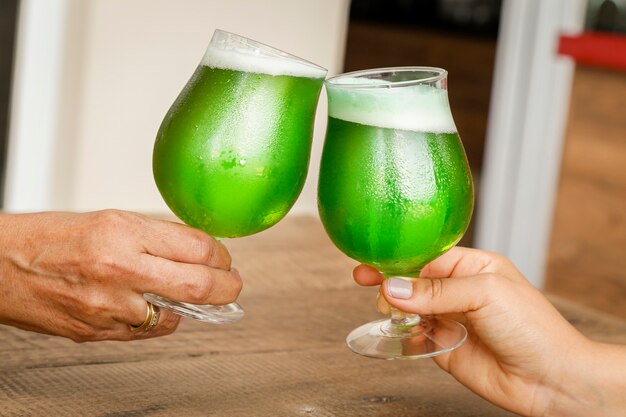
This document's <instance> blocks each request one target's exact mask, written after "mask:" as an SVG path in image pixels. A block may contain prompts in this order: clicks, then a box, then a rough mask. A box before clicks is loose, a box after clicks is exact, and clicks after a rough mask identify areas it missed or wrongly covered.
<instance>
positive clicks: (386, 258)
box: [319, 117, 473, 276]
mask: <svg viewBox="0 0 626 417" xmlns="http://www.w3.org/2000/svg"><path fill="white" fill-rule="evenodd" d="M323 155H324V157H323V159H322V165H321V172H320V183H319V210H320V216H321V218H322V220H323V222H324V226H325V228H326V231H327V233H328V235H329V236H330V238H331V239H332V241H333V242H334V243H335V245H336V246H337V247H338V248H339V249H341V251H342V252H344V253H345V254H346V255H348V256H350V257H351V258H353V259H356V260H358V261H360V262H363V263H366V264H369V265H372V266H374V267H376V268H377V269H379V270H380V271H382V272H384V273H385V274H389V275H409V276H410V275H412V274H415V273H417V272H419V270H420V269H421V268H422V267H423V266H424V265H425V264H426V263H428V262H429V261H431V260H433V259H435V258H436V257H437V256H439V255H441V254H442V253H443V252H445V251H447V250H448V249H450V248H451V247H452V246H453V245H454V244H456V243H457V242H458V240H459V239H460V238H461V237H462V236H463V233H464V232H465V230H466V228H467V226H468V223H469V219H470V215H471V212H472V202H473V198H472V180H471V176H470V172H469V169H468V168H467V162H466V157H465V152H464V151H463V146H462V144H461V142H460V140H459V136H458V134H457V133H426V132H417V131H410V130H398V129H389V128H381V127H376V126H368V125H363V124H358V123H354V122H348V121H344V120H340V119H336V118H333V117H330V118H329V120H328V130H327V133H326V142H325V145H324V153H323Z"/></svg>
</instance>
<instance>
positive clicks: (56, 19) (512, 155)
mask: <svg viewBox="0 0 626 417" xmlns="http://www.w3.org/2000/svg"><path fill="white" fill-rule="evenodd" d="M216 28H221V29H225V30H228V31H232V32H235V33H239V34H241V35H244V36H247V37H250V38H253V39H256V40H259V41H261V42H264V43H268V44H271V45H273V46H275V47H278V48H280V49H283V50H286V51H288V52H291V53H294V54H296V55H299V56H301V57H303V58H305V59H308V60H310V61H313V62H315V63H317V64H319V65H322V66H324V67H326V68H328V69H329V74H330V75H333V74H337V73H340V72H344V71H354V70H359V69H365V68H374V67H385V66H399V65H426V66H437V67H443V68H446V69H447V70H448V71H449V95H450V102H451V107H452V110H453V114H454V117H455V121H456V123H457V127H458V129H459V132H460V134H461V137H462V139H463V142H464V144H465V148H466V151H467V154H468V158H469V160H470V164H471V166H472V170H473V175H474V180H475V184H476V186H477V208H476V212H475V216H474V220H473V222H472V226H471V229H470V231H469V233H468V234H467V236H466V237H465V239H464V241H463V244H465V245H470V246H476V247H481V248H486V249H490V250H496V251H498V252H501V253H504V254H506V255H507V256H509V257H511V258H512V259H513V260H514V261H515V262H516V264H517V265H518V266H520V268H521V269H522V271H523V272H525V273H526V275H527V276H528V277H529V279H531V281H532V282H533V283H534V284H535V285H537V286H538V287H540V288H544V289H547V290H549V291H550V292H552V293H555V294H559V295H562V296H566V297H568V298H571V299H575V300H577V301H580V302H583V303H585V304H587V305H589V306H592V307H594V308H598V309H601V310H603V311H605V312H607V313H610V314H613V315H616V316H619V317H621V318H625V319H626V302H625V301H626V272H625V270H626V256H624V255H626V169H624V166H626V133H625V132H626V64H621V65H620V62H622V63H623V62H624V57H626V47H624V40H625V39H626V0H551V1H550V2H545V1H544V2H542V1H540V0H527V1H523V2H522V1H515V0H352V1H349V0H316V1H307V0H294V1H290V2H284V1H280V0H266V1H254V0H232V1H229V2H224V1H218V0H178V1H176V2H172V1H167V0H133V1H124V0H2V1H0V210H4V211H9V212H24V211H39V210H72V211H86V210H95V209H103V208H109V207H115V208H120V209H127V210H136V211H140V212H144V213H148V214H162V213H168V212H169V210H168V209H167V207H166V206H165V204H164V203H163V202H162V200H161V198H160V196H159V194H158V191H157V189H156V187H155V185H154V182H153V180H152V175H151V152H152V144H153V140H154V136H155V134H156V130H157V129H158V126H159V124H160V122H161V119H162V117H163V116H164V114H165V113H166V111H167V109H168V108H169V106H170V104H171V103H172V101H173V100H174V98H175V97H176V95H177V94H178V93H179V91H180V89H181V88H182V86H183V85H184V84H185V82H186V81H187V79H188V78H189V76H190V75H191V73H192V72H193V70H194V69H195V66H196V65H197V64H198V62H199V60H200V58H201V56H202V54H203V53H204V49H205V48H206V45H207V44H208V42H209V39H210V37H211V34H212V33H213V31H214V30H215V29H216ZM590 33H591V34H600V35H602V36H600V37H598V38H596V37H592V39H591V42H592V43H591V52H592V55H594V54H595V55H594V56H593V57H592V58H593V59H591V60H589V59H586V58H585V56H586V55H585V54H588V53H589V51H588V49H589V47H587V48H586V49H585V47H584V45H582V43H581V42H582V41H581V36H586V34H590ZM603 36H606V38H605V37H603ZM564 38H568V39H569V40H570V41H571V42H570V43H567V44H565V43H564V42H565V41H564V40H563V39H564ZM593 42H600V43H599V44H596V43H593ZM602 42H604V43H602ZM606 42H609V43H608V44H607V43H606ZM611 42H613V43H611ZM581 45H582V46H581ZM598 45H599V46H598ZM602 45H604V46H602ZM606 45H609V47H606ZM615 45H616V46H615ZM596 55H599V56H596ZM620 57H621V58H620ZM620 59H621V61H620ZM577 61H578V63H577ZM325 101H326V97H325V94H324V93H322V97H321V99H320V105H319V108H318V114H317V119H316V132H315V138H314V146H313V156H312V161H311V166H310V172H309V178H308V180H307V184H306V186H305V189H304V191H303V193H302V196H301V198H300V199H299V200H298V202H297V204H296V206H295V207H294V209H293V210H292V214H310V215H316V214H317V210H316V202H315V201H316V197H315V190H316V178H317V171H318V168H319V156H320V151H321V146H322V142H323V135H324V130H325V118H326V102H325Z"/></svg>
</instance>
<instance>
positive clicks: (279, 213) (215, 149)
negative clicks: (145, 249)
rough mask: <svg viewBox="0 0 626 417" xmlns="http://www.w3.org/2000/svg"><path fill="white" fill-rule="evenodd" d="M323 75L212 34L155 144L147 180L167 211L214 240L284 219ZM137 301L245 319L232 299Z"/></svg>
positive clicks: (218, 319) (301, 170)
mask: <svg viewBox="0 0 626 417" xmlns="http://www.w3.org/2000/svg"><path fill="white" fill-rule="evenodd" d="M325 76H326V70H325V69H323V68H321V67H319V66H317V65H315V64H312V63H310V62H307V61H305V60H303V59H300V58H297V57H295V56H293V55H290V54H288V53H285V52H282V51H279V50H277V49H275V48H272V47H270V46H267V45H263V44H261V43H259V42H256V41H253V40H250V39H246V38H244V37H241V36H238V35H235V34H232V33H229V32H225V31H222V30H216V31H215V33H214V35H213V37H212V39H211V42H210V44H209V46H208V49H207V51H206V53H205V55H204V57H203V58H202V61H201V62H200V65H199V66H198V67H197V69H196V71H195V72H194V74H193V75H192V77H191V79H190V80H189V81H188V82H187V84H186V85H185V87H184V88H183V90H182V92H181V93H180V95H179V96H178V98H177V99H176V101H174V104H172V106H171V108H170V109H169V111H168V112H167V114H166V115H165V118H164V119H163V122H162V124H161V127H160V128H159V131H158V133H157V137H156V142H155V144H154V153H153V173H154V179H155V182H156V184H157V187H158V189H159V191H160V193H161V195H162V196H163V199H164V200H165V202H166V203H167V205H168V206H169V207H170V209H171V210H172V211H173V212H174V214H176V215H177V216H178V217H179V218H180V219H181V220H183V221H184V222H185V223H187V224H188V225H190V226H193V227H196V228H199V229H201V230H203V231H205V232H207V233H208V234H210V235H212V236H214V237H216V238H234V237H241V236H248V235H251V234H254V233H257V232H260V231H262V230H264V229H267V228H268V227H270V226H272V225H274V224H275V223H276V222H278V221H279V220H280V219H282V218H283V217H284V216H285V215H286V214H287V212H288V211H289V209H290V208H291V207H292V205H293V204H294V202H295V200H296V199H297V197H298V195H299V194H300V191H301V190H302V186H303V185H304V181H305V178H306V175H307V170H308V164H309V156H310V152H311V140H312V135H313V121H314V116H315V109H316V107H317V101H318V98H319V94H320V91H321V88H322V85H323V82H324V78H325ZM144 297H145V298H146V299H147V300H148V301H149V302H151V303H153V304H155V305H158V306H159V307H163V308H167V309H170V310H172V311H174V312H177V313H179V314H182V315H184V316H187V317H191V318H194V319H198V320H202V321H207V322H212V323H229V322H234V321H237V320H239V319H240V318H241V317H242V316H243V310H242V309H241V307H239V306H238V305H237V304H236V303H232V304H228V305H225V306H211V305H194V304H189V303H185V302H180V301H174V300H168V299H166V298H163V297H161V296H159V295H156V294H145V295H144Z"/></svg>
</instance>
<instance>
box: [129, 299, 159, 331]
mask: <svg viewBox="0 0 626 417" xmlns="http://www.w3.org/2000/svg"><path fill="white" fill-rule="evenodd" d="M146 304H147V305H146V319H145V320H144V321H143V323H141V324H140V325H139V326H133V325H132V324H131V325H130V331H131V332H142V331H143V332H147V331H148V330H150V329H152V328H153V327H154V326H156V325H157V323H158V322H159V314H160V312H159V307H155V306H154V305H152V303H148V302H146Z"/></svg>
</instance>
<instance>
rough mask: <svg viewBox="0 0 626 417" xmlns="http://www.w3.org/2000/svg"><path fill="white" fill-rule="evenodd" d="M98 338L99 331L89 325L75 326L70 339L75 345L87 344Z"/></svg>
mask: <svg viewBox="0 0 626 417" xmlns="http://www.w3.org/2000/svg"><path fill="white" fill-rule="evenodd" d="M96 336H97V331H96V330H95V329H94V328H93V327H91V326H89V325H87V324H81V325H76V326H74V328H73V329H72V333H71V335H70V339H72V341H74V342H75V343H85V342H90V341H93V340H96Z"/></svg>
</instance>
